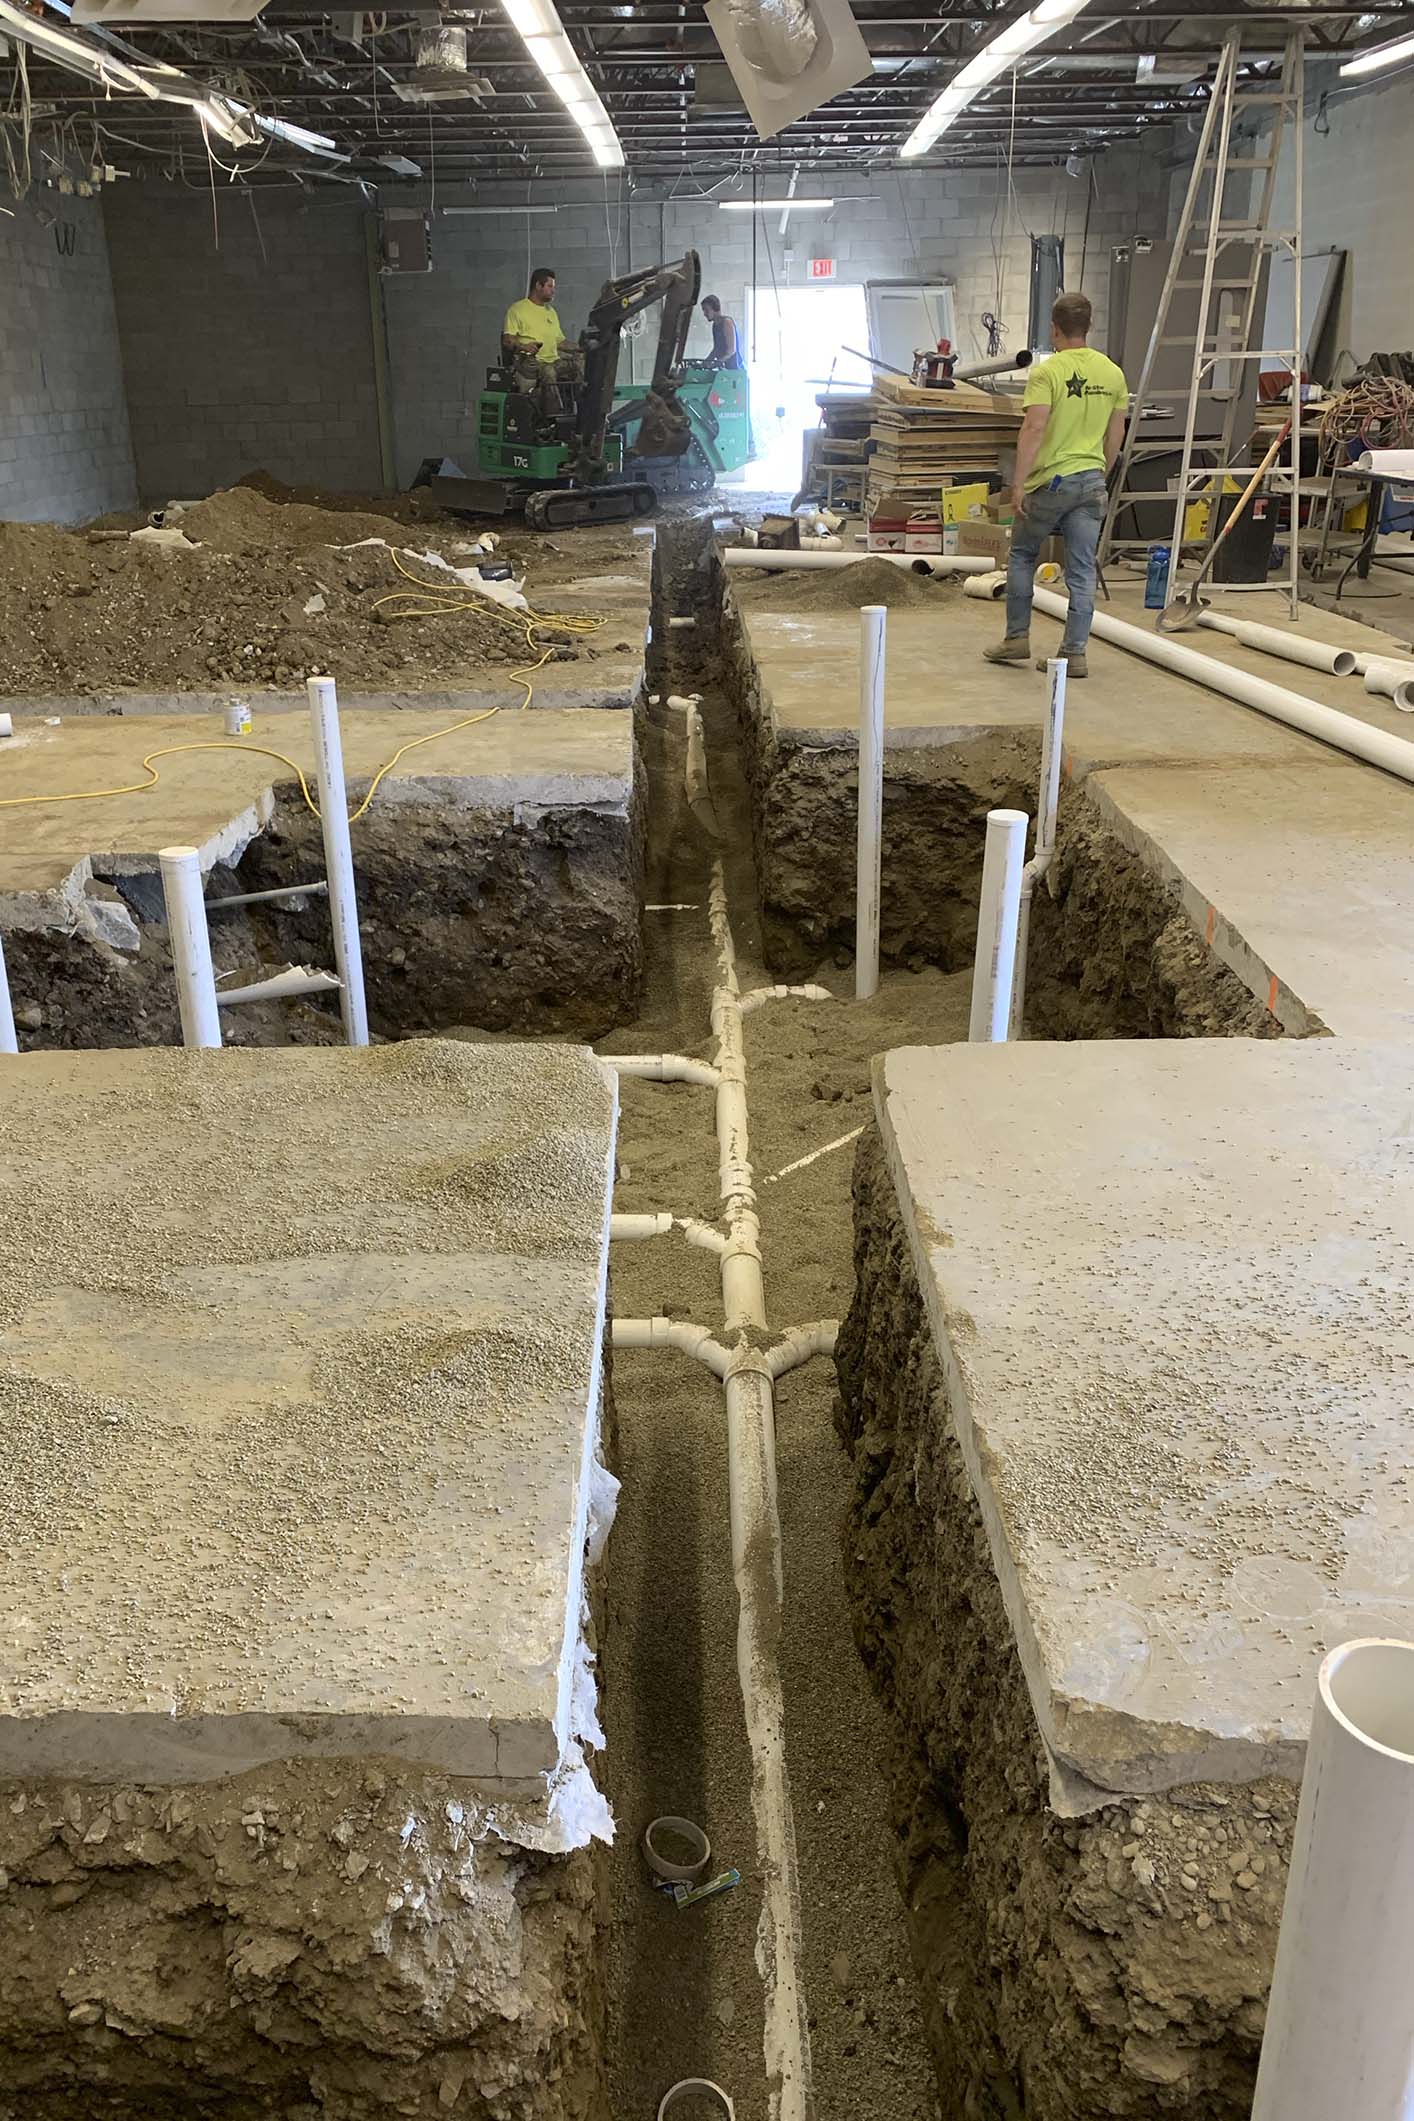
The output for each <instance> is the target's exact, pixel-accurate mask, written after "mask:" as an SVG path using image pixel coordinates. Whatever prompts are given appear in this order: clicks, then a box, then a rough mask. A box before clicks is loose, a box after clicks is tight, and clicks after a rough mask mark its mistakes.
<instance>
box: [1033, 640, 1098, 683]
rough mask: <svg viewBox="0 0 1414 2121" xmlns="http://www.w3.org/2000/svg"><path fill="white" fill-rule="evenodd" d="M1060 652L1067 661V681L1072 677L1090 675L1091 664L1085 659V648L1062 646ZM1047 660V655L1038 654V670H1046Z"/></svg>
mask: <svg viewBox="0 0 1414 2121" xmlns="http://www.w3.org/2000/svg"><path fill="white" fill-rule="evenodd" d="M1060 653H1061V656H1062V658H1063V659H1064V662H1065V675H1066V680H1067V682H1069V680H1070V679H1071V678H1088V677H1089V675H1090V666H1089V664H1088V663H1087V662H1086V660H1085V650H1084V649H1083V648H1062V649H1061V651H1060ZM1047 660H1048V658H1047V657H1045V656H1043V655H1038V656H1037V658H1036V668H1037V669H1038V670H1044V669H1045V667H1046V663H1047Z"/></svg>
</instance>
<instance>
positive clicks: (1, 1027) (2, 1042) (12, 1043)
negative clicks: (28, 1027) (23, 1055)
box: [0, 936, 20, 1053]
mask: <svg viewBox="0 0 1414 2121" xmlns="http://www.w3.org/2000/svg"><path fill="white" fill-rule="evenodd" d="M19 1050H20V1042H19V1039H18V1038H17V1037H16V1036H15V1012H14V1010H13V1009H12V1007H11V1006H10V975H9V973H8V972H7V971H6V969H5V941H4V937H3V936H0V1053H18V1052H19Z"/></svg>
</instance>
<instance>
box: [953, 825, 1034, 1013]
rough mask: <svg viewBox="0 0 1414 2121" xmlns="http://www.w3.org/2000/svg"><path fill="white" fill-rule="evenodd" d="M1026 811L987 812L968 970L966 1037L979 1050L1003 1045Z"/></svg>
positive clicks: (1013, 963)
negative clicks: (969, 991)
mask: <svg viewBox="0 0 1414 2121" xmlns="http://www.w3.org/2000/svg"><path fill="white" fill-rule="evenodd" d="M1030 822H1031V821H1030V819H1029V818H1028V817H1027V815H1026V812H1025V811H1024V810H989V811H988V812H987V840H986V847H985V850H984V853H983V857H982V899H981V904H980V905H979V906H978V909H977V955H976V957H975V959H974V960H973V965H972V1016H971V1020H970V1022H969V1024H968V1029H967V1036H968V1038H969V1039H970V1040H971V1041H972V1042H973V1043H974V1044H977V1045H986V1044H992V1045H1004V1044H1005V1043H1006V1037H1007V1030H1008V1027H1009V1023H1010V1019H1011V989H1012V981H1013V980H1014V979H1015V977H1016V933H1017V923H1018V920H1019V918H1020V913H1021V871H1022V865H1023V864H1024V862H1025V860H1026V828H1027V826H1028V825H1029V824H1030Z"/></svg>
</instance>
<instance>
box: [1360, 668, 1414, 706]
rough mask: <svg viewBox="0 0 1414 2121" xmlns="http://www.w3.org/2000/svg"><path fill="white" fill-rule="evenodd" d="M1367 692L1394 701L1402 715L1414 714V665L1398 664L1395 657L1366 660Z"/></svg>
mask: <svg viewBox="0 0 1414 2121" xmlns="http://www.w3.org/2000/svg"><path fill="white" fill-rule="evenodd" d="M1364 666H1365V690H1366V691H1367V692H1378V693H1382V694H1383V695H1384V697H1385V698H1386V699H1387V700H1393V701H1394V704H1395V706H1396V707H1397V708H1398V709H1399V710H1400V712H1401V714H1414V663H1400V662H1396V660H1395V658H1394V657H1393V656H1378V655H1367V656H1366V657H1365V658H1364Z"/></svg>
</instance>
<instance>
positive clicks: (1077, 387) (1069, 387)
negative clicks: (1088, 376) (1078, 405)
mask: <svg viewBox="0 0 1414 2121" xmlns="http://www.w3.org/2000/svg"><path fill="white" fill-rule="evenodd" d="M1065 394H1066V396H1067V397H1068V398H1083V397H1084V395H1085V378H1084V376H1082V375H1081V374H1079V372H1078V371H1077V373H1076V374H1075V375H1073V376H1067V377H1066V379H1065Z"/></svg>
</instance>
